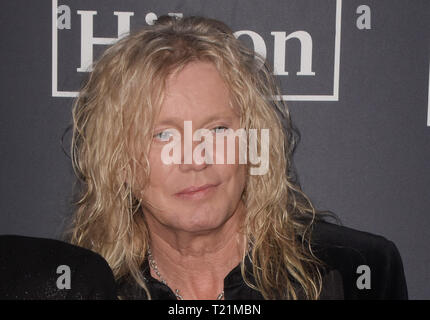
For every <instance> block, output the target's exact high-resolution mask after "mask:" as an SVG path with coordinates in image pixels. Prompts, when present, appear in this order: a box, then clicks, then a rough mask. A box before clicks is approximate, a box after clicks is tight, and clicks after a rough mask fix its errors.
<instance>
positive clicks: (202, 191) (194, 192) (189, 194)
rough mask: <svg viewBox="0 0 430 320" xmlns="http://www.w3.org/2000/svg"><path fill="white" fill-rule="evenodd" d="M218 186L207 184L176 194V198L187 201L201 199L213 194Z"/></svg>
mask: <svg viewBox="0 0 430 320" xmlns="http://www.w3.org/2000/svg"><path fill="white" fill-rule="evenodd" d="M217 186H218V184H205V185H202V186H199V187H195V186H191V187H188V188H186V189H183V190H181V191H179V192H178V193H175V196H177V197H180V198H186V199H199V198H202V197H204V196H206V195H207V194H209V193H211V192H212V191H213V190H215V188H216V187H217Z"/></svg>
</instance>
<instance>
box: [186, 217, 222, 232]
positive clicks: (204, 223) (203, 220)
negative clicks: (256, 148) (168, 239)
mask: <svg viewBox="0 0 430 320" xmlns="http://www.w3.org/2000/svg"><path fill="white" fill-rule="evenodd" d="M227 220H228V216H227V215H226V214H221V215H216V214H214V213H212V215H208V214H207V213H201V214H194V215H193V216H192V217H189V218H188V219H187V220H186V221H182V223H181V226H180V228H181V229H182V230H183V231H186V232H191V233H207V232H210V231H212V230H215V229H217V228H219V227H221V226H222V225H223V224H224V223H225V222H226V221H227Z"/></svg>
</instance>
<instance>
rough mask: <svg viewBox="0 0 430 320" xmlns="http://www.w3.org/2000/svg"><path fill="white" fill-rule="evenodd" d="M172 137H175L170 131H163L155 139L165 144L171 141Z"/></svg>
mask: <svg viewBox="0 0 430 320" xmlns="http://www.w3.org/2000/svg"><path fill="white" fill-rule="evenodd" d="M171 137H173V133H172V132H170V131H168V130H164V131H161V132H159V133H157V134H156V135H154V138H156V139H158V140H160V141H164V142H167V141H169V140H170V138H171Z"/></svg>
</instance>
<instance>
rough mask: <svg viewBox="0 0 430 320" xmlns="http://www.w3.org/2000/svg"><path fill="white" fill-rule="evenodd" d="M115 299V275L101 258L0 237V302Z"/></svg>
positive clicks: (44, 242)
mask: <svg viewBox="0 0 430 320" xmlns="http://www.w3.org/2000/svg"><path fill="white" fill-rule="evenodd" d="M60 266H67V267H69V268H70V269H69V270H70V273H69V271H68V270H67V268H65V267H60ZM59 267H60V268H59ZM57 272H58V273H57ZM69 275H70V282H67V280H66V278H65V277H68V276H69ZM57 281H58V283H59V287H60V288H59V287H58V286H57ZM69 284H70V288H68V286H69ZM116 298H117V296H116V292H115V281H114V278H113V274H112V271H111V269H110V268H109V265H108V264H107V262H106V261H105V260H104V259H103V258H102V257H101V256H99V255H98V254H96V253H94V252H92V251H90V250H87V249H83V248H80V247H77V246H74V245H71V244H67V243H65V242H61V241H58V240H52V239H42V238H32V237H23V236H16V235H3V236H0V299H14V300H27V299H28V300H30V299H31V300H33V299H42V300H48V299H49V300H51V299H52V300H63V299H73V300H75V299H76V300H86V299H116Z"/></svg>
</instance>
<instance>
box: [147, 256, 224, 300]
mask: <svg viewBox="0 0 430 320" xmlns="http://www.w3.org/2000/svg"><path fill="white" fill-rule="evenodd" d="M148 262H149V266H150V267H151V268H152V269H153V270H154V272H155V274H156V275H157V277H158V278H159V279H160V281H161V282H162V283H163V284H164V285H166V286H168V285H167V282H166V280H164V278H163V277H162V276H161V273H160V271H159V270H158V266H157V263H156V262H155V260H154V258H153V257H152V252H151V249H150V248H148ZM175 296H176V298H177V299H178V300H184V298H183V297H182V296H181V295H180V294H179V289H175ZM223 297H224V290H223V291H222V292H221V293H220V294H219V295H218V297H217V298H216V299H217V300H221V299H222V298H223Z"/></svg>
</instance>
